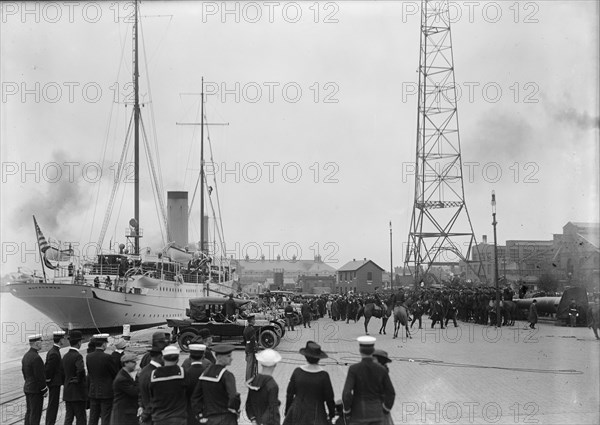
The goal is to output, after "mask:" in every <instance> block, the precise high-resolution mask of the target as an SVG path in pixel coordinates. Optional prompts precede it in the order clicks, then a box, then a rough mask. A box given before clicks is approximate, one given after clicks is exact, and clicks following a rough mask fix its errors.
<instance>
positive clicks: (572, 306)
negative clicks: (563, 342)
mask: <svg viewBox="0 0 600 425" xmlns="http://www.w3.org/2000/svg"><path fill="white" fill-rule="evenodd" d="M577 316H579V311H578V310H577V303H576V302H575V299H573V298H571V302H570V303H569V326H570V327H572V328H574V327H575V326H577Z"/></svg>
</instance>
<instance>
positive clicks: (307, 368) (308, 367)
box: [300, 364, 323, 373]
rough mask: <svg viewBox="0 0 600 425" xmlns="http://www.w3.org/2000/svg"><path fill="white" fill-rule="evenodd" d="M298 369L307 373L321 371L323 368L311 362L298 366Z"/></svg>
mask: <svg viewBox="0 0 600 425" xmlns="http://www.w3.org/2000/svg"><path fill="white" fill-rule="evenodd" d="M300 369H302V370H303V371H305V372H308V373H317V372H321V371H322V370H323V368H322V367H321V366H319V365H312V364H306V365H304V366H300Z"/></svg>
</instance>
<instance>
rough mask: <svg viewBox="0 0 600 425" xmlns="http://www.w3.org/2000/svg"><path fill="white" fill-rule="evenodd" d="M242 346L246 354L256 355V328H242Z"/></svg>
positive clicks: (249, 326) (250, 326)
mask: <svg viewBox="0 0 600 425" xmlns="http://www.w3.org/2000/svg"><path fill="white" fill-rule="evenodd" d="M244 345H245V348H246V354H248V353H256V351H257V348H258V346H257V345H258V344H257V342H256V328H255V327H254V326H252V325H248V326H246V327H245V328H244Z"/></svg>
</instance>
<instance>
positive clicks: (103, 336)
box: [93, 334, 109, 342]
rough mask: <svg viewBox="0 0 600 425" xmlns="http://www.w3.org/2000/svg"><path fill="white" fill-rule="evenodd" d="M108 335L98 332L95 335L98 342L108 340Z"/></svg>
mask: <svg viewBox="0 0 600 425" xmlns="http://www.w3.org/2000/svg"><path fill="white" fill-rule="evenodd" d="M108 337H109V335H108V334H96V335H94V336H93V338H94V339H95V340H96V342H108Z"/></svg>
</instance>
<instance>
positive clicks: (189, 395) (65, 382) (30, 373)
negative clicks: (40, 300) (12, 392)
mask: <svg viewBox="0 0 600 425" xmlns="http://www.w3.org/2000/svg"><path fill="white" fill-rule="evenodd" d="M53 339H54V346H53V348H52V349H51V350H50V352H49V353H48V355H47V357H46V362H45V364H44V362H43V361H42V359H41V357H40V355H39V354H38V351H39V350H40V349H41V347H42V336H41V335H33V336H31V337H30V338H29V344H30V349H29V351H28V352H27V353H26V354H25V356H24V357H23V360H22V365H23V377H24V379H25V386H24V391H25V395H26V406H27V411H26V415H25V424H26V425H38V424H39V423H40V420H41V415H42V406H43V399H44V397H45V396H46V395H48V408H47V412H46V424H47V425H53V424H54V423H56V420H57V412H58V407H59V402H60V400H59V398H60V387H61V386H63V387H64V389H63V401H64V402H65V410H66V413H65V418H64V424H65V425H70V424H72V423H73V422H75V423H76V424H77V425H86V424H89V425H97V424H98V423H101V424H102V425H134V424H136V425H138V424H153V425H200V424H208V425H237V423H238V419H239V418H240V415H241V413H242V409H243V411H244V412H245V414H246V416H247V418H248V420H249V421H250V422H251V423H252V424H253V425H280V424H282V423H283V425H309V424H315V425H329V424H331V423H332V422H333V423H335V424H337V425H350V424H362V423H369V424H373V425H375V424H381V425H387V424H391V423H392V420H391V414H390V412H391V409H392V407H393V405H394V400H395V391H394V387H393V385H392V382H391V379H390V377H389V370H388V368H387V363H389V362H391V360H390V358H389V357H388V354H387V353H386V352H385V351H383V350H377V349H375V342H376V340H375V338H373V337H370V336H363V337H359V338H358V339H357V340H358V348H359V352H360V355H361V361H360V362H359V363H356V364H354V365H351V366H350V367H349V369H348V374H347V377H346V381H345V384H344V387H343V391H342V399H341V400H339V401H337V402H336V401H335V400H334V391H333V386H332V383H331V379H330V376H329V374H328V372H327V371H326V370H324V369H323V368H322V367H321V366H320V365H319V362H320V360H322V359H325V358H327V357H328V355H327V353H326V352H324V351H323V350H322V348H321V346H320V345H319V344H317V343H316V342H314V341H308V342H307V343H306V346H305V347H303V348H301V349H300V350H299V353H300V354H301V355H302V356H304V358H305V359H306V364H305V365H304V366H301V367H297V368H296V369H295V370H294V371H293V373H292V375H291V377H290V378H289V381H288V382H287V389H286V394H285V406H284V408H283V409H282V408H281V407H282V406H280V401H279V384H278V382H277V381H276V380H275V379H274V378H273V371H274V370H275V367H276V366H277V364H278V363H279V362H280V361H281V360H282V356H281V355H280V354H279V353H278V352H277V351H275V350H272V349H266V350H263V351H260V352H257V353H255V354H254V353H253V356H254V357H255V359H256V361H257V363H258V364H260V365H261V371H260V373H258V371H256V372H255V373H253V374H252V375H251V376H250V377H248V376H247V379H246V382H245V383H244V384H245V385H246V386H247V388H248V395H247V397H246V401H245V404H244V406H242V400H241V397H240V392H239V390H238V386H237V385H238V383H237V382H236V379H235V376H234V375H233V373H232V372H231V371H229V370H228V366H230V365H231V363H232V360H233V357H232V352H233V350H234V349H235V347H234V346H233V345H228V344H216V345H214V346H211V342H212V341H211V335H210V333H209V334H206V333H204V334H203V335H201V336H199V338H198V340H195V341H193V342H192V343H191V344H190V345H189V348H190V353H189V358H187V359H185V361H183V362H182V363H181V365H180V350H179V348H178V347H177V346H176V345H169V339H168V334H164V333H163V332H156V333H154V334H153V336H152V346H151V348H150V349H149V350H148V352H147V353H146V355H145V356H144V357H143V358H142V359H141V362H140V368H141V369H138V368H137V363H138V358H137V355H136V354H134V353H131V352H128V351H126V345H127V344H126V343H125V342H124V341H122V342H120V343H119V344H117V345H116V346H115V349H114V350H113V352H112V353H111V354H107V353H106V352H105V350H106V348H107V344H108V334H97V335H94V337H93V341H91V342H90V344H89V346H88V353H87V355H86V356H85V358H84V356H83V355H82V354H81V353H80V348H81V341H82V334H81V333H80V332H78V331H71V332H70V333H69V335H68V336H67V335H66V334H65V332H62V331H58V332H55V333H54V335H53ZM66 345H68V346H69V350H68V352H67V353H66V354H65V355H64V356H63V357H62V358H61V354H60V349H61V348H62V347H63V346H66ZM88 410H89V413H88Z"/></svg>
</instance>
